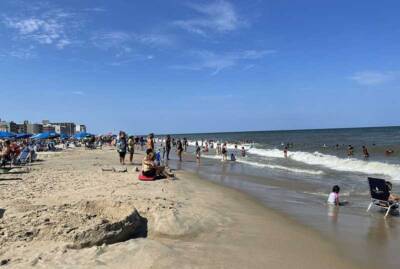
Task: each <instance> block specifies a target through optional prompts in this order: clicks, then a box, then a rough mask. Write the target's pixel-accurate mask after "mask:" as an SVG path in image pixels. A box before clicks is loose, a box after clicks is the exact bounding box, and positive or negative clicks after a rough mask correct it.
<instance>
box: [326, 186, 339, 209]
mask: <svg viewBox="0 0 400 269" xmlns="http://www.w3.org/2000/svg"><path fill="white" fill-rule="evenodd" d="M339 192H340V187H339V186H338V185H335V186H333V188H332V192H331V193H330V194H329V196H328V204H330V205H339Z"/></svg>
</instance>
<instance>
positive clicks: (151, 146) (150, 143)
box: [146, 133, 155, 152]
mask: <svg viewBox="0 0 400 269" xmlns="http://www.w3.org/2000/svg"><path fill="white" fill-rule="evenodd" d="M146 147H147V149H151V150H152V151H153V152H155V150H154V134H153V133H151V134H149V135H148V136H147V144H146Z"/></svg>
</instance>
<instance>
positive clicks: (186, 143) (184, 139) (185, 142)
mask: <svg viewBox="0 0 400 269" xmlns="http://www.w3.org/2000/svg"><path fill="white" fill-rule="evenodd" d="M183 148H184V150H185V152H186V151H187V148H188V140H187V139H186V137H184V138H183Z"/></svg>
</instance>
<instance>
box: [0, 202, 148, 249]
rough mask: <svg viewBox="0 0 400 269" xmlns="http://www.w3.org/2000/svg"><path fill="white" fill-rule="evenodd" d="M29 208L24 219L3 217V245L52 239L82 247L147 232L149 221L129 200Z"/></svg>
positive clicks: (108, 242) (128, 237) (142, 234)
mask: <svg viewBox="0 0 400 269" xmlns="http://www.w3.org/2000/svg"><path fill="white" fill-rule="evenodd" d="M24 209H28V208H27V206H24ZM30 209H31V210H29V211H25V212H24V213H23V214H22V216H21V217H22V219H24V220H25V221H23V222H21V221H18V222H16V221H14V220H16V218H11V219H2V220H1V222H2V223H1V224H2V226H3V229H2V235H3V236H2V239H1V240H0V245H7V243H12V242H17V241H27V242H30V241H37V240H49V241H57V242H65V243H67V244H68V245H67V246H68V247H69V248H76V249H79V248H86V247H91V246H99V245H102V244H113V243H117V242H122V241H126V240H129V239H132V238H135V237H141V236H145V235H146V229H147V227H146V225H147V220H146V219H144V218H142V217H141V216H140V215H139V213H138V211H137V210H136V209H135V207H133V206H132V205H130V204H128V203H122V202H111V201H106V200H100V201H80V202H78V203H75V204H63V205H55V206H51V207H45V206H30Z"/></svg>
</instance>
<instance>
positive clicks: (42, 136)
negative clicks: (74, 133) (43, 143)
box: [31, 132, 60, 140]
mask: <svg viewBox="0 0 400 269" xmlns="http://www.w3.org/2000/svg"><path fill="white" fill-rule="evenodd" d="M57 137H60V134H57V133H56V132H46V133H40V134H37V135H34V136H32V137H31V138H32V139H36V140H41V139H52V138H57Z"/></svg>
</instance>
